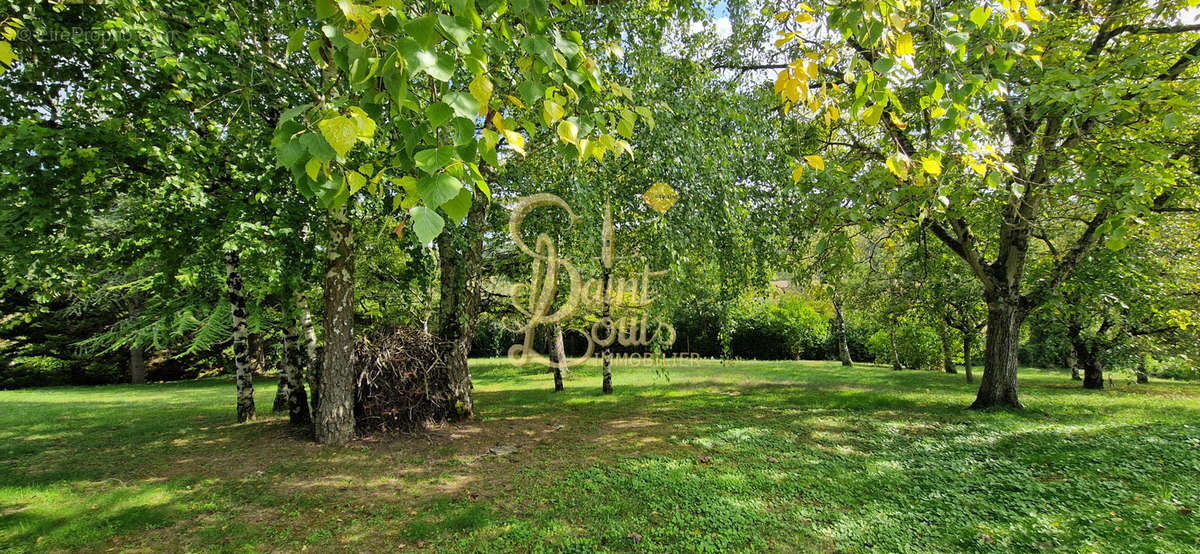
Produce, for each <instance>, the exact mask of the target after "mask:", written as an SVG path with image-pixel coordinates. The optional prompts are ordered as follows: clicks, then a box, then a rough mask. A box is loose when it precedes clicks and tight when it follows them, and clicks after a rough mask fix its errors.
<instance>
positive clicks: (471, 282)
mask: <svg viewBox="0 0 1200 554" xmlns="http://www.w3.org/2000/svg"><path fill="white" fill-rule="evenodd" d="M486 217H487V203H486V202H484V201H482V200H480V201H476V202H472V204H471V209H470V211H468V212H467V224H466V226H465V227H456V226H453V225H450V226H447V227H446V229H445V230H444V231H442V234H441V235H438V239H437V242H438V261H439V264H440V266H441V283H440V284H441V299H440V301H439V302H438V318H437V320H438V329H437V336H438V338H440V339H441V341H442V345H443V346H442V348H443V350H442V360H443V361H444V362H445V363H446V369H447V372H448V375H449V383H450V384H449V386H450V398H451V400H452V401H453V403H454V404H453V405H454V408H455V412H456V413H457V418H458V419H471V418H473V417H475V402H474V400H473V399H472V397H471V389H472V388H474V384H473V383H472V382H471V369H470V367H469V366H468V365H467V360H468V357H469V356H470V354H471V340H472V339H473V338H474V337H475V322H476V320H477V319H478V317H477V316H478V315H479V297H480V294H481V285H482V283H481V281H480V279H481V278H482V275H481V270H480V259H481V256H482V250H483V225H484V220H485V218H486Z"/></svg>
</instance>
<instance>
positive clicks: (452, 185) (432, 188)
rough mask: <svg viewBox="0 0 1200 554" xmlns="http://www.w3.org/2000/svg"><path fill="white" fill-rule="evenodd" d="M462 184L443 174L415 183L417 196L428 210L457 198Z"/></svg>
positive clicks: (430, 176)
mask: <svg viewBox="0 0 1200 554" xmlns="http://www.w3.org/2000/svg"><path fill="white" fill-rule="evenodd" d="M462 188H463V185H462V182H461V181H459V180H458V179H455V178H454V177H452V176H450V175H447V174H445V173H439V174H437V175H429V176H427V177H425V178H423V179H421V180H420V181H418V182H417V194H419V195H421V200H423V201H425V205H426V206H429V207H430V208H436V207H438V206H441V205H442V204H444V203H446V202H447V201H449V200H450V199H452V198H454V197H455V196H458V191H460V190H462Z"/></svg>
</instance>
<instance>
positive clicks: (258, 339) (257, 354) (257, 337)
mask: <svg viewBox="0 0 1200 554" xmlns="http://www.w3.org/2000/svg"><path fill="white" fill-rule="evenodd" d="M265 343H266V341H265V340H263V334H262V333H250V372H251V373H253V374H254V375H262V373H263V372H264V371H266V369H267V352H266V345H265Z"/></svg>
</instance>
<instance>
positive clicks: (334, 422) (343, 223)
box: [316, 207, 356, 444]
mask: <svg viewBox="0 0 1200 554" xmlns="http://www.w3.org/2000/svg"><path fill="white" fill-rule="evenodd" d="M353 356H354V227H353V225H351V223H350V220H349V219H348V218H347V215H346V208H345V207H342V208H341V209H339V210H337V211H336V212H333V214H332V219H331V221H330V222H329V246H328V247H327V248H326V250H325V360H324V363H322V364H321V380H320V382H319V383H318V384H317V386H318V388H317V390H318V394H320V396H321V398H320V402H319V403H318V405H317V417H316V419H317V421H316V436H317V442H319V443H322V444H346V443H347V442H350V440H351V439H353V438H354V378H355V376H356V373H355V371H354V359H353Z"/></svg>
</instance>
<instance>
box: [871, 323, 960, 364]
mask: <svg viewBox="0 0 1200 554" xmlns="http://www.w3.org/2000/svg"><path fill="white" fill-rule="evenodd" d="M895 333H896V355H897V357H898V358H899V360H900V365H901V366H903V367H904V368H907V369H937V368H938V367H939V365H940V364H941V363H942V342H941V338H940V337H939V336H938V334H937V331H935V330H934V329H932V328H930V327H928V326H926V325H921V324H915V323H909V322H904V323H900V324H897V325H896V329H895ZM867 350H868V351H869V352H870V353H871V356H872V357H874V359H875V363H876V364H883V365H887V364H891V363H892V342H891V336H890V334H889V331H888V329H886V328H885V329H880V330H878V331H876V332H875V334H873V335H871V338H870V339H868V340H867Z"/></svg>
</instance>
